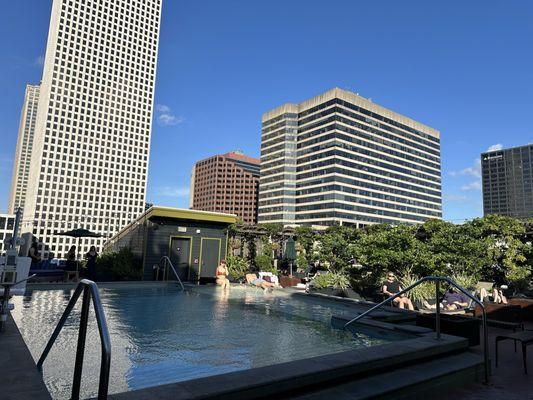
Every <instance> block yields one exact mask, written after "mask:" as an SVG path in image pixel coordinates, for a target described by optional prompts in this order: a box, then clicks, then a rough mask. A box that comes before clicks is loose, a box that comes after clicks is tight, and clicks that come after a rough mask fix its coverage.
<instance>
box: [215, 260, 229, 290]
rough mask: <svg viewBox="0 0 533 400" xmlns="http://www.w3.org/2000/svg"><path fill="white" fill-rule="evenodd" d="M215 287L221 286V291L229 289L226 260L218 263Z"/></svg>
mask: <svg viewBox="0 0 533 400" xmlns="http://www.w3.org/2000/svg"><path fill="white" fill-rule="evenodd" d="M216 274H217V285H220V286H222V289H229V279H228V275H229V271H228V267H227V266H226V260H222V261H220V265H219V266H218V267H217V272H216Z"/></svg>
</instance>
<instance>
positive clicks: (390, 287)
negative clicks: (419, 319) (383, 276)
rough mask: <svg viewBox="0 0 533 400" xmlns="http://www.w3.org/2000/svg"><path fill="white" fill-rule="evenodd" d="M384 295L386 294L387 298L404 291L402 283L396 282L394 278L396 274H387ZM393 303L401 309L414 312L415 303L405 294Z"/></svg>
mask: <svg viewBox="0 0 533 400" xmlns="http://www.w3.org/2000/svg"><path fill="white" fill-rule="evenodd" d="M382 290H383V294H386V295H387V296H390V297H392V296H394V295H395V294H396V293H399V292H401V291H402V290H403V289H402V287H401V286H400V282H398V281H397V280H396V277H395V276H394V273H392V272H388V273H387V280H386V281H385V282H384V283H383V289H382ZM393 303H394V304H396V305H397V306H398V307H400V308H405V306H407V308H409V310H411V311H412V310H414V309H415V308H414V307H413V303H412V302H411V300H410V299H409V298H408V297H407V296H406V295H405V293H404V294H402V295H401V296H400V297H396V298H395V299H394V300H393Z"/></svg>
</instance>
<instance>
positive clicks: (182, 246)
mask: <svg viewBox="0 0 533 400" xmlns="http://www.w3.org/2000/svg"><path fill="white" fill-rule="evenodd" d="M190 244H191V239H187V238H172V239H171V240H170V255H169V257H170V261H172V265H174V268H176V272H177V273H178V275H179V276H180V279H181V280H182V281H183V280H188V279H189V267H190V265H189V260H190V255H191V253H190V248H191V247H190ZM168 276H169V279H175V278H174V276H173V273H172V272H169V275H168Z"/></svg>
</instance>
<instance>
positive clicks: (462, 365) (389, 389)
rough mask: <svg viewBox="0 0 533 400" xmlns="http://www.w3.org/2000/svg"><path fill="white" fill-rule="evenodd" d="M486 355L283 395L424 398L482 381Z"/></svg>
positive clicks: (308, 399)
mask: <svg viewBox="0 0 533 400" xmlns="http://www.w3.org/2000/svg"><path fill="white" fill-rule="evenodd" d="M482 375H483V358H482V357H481V356H479V355H477V354H473V353H470V352H465V353H461V354H455V355H451V356H448V357H442V358H438V359H436V360H432V361H427V362H424V363H420V364H414V365H410V366H405V367H401V368H399V369H397V370H393V371H388V372H383V373H381V374H377V375H372V376H369V377H365V378H361V379H357V380H353V381H350V382H347V383H341V384H337V385H331V386H329V387H327V388H324V389H318V390H314V391H308V392H307V393H305V394H301V395H297V394H295V393H290V394H287V395H285V396H283V397H281V398H285V399H295V400H319V399H335V400H348V399H350V400H370V399H373V400H377V399H395V400H396V399H423V398H424V397H426V398H427V397H428V396H431V395H432V394H434V393H436V392H438V391H439V390H442V389H445V388H450V387H456V386H460V385H463V384H468V383H472V382H476V381H478V382H479V381H480V380H481V377H482Z"/></svg>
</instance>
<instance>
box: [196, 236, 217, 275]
mask: <svg viewBox="0 0 533 400" xmlns="http://www.w3.org/2000/svg"><path fill="white" fill-rule="evenodd" d="M220 246H221V240H220V239H208V238H203V239H202V254H200V268H201V269H200V278H214V277H215V273H216V269H217V267H218V264H219V263H220Z"/></svg>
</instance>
